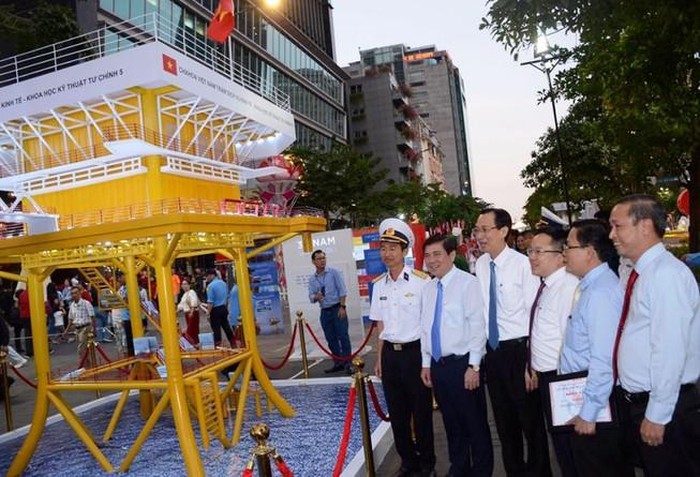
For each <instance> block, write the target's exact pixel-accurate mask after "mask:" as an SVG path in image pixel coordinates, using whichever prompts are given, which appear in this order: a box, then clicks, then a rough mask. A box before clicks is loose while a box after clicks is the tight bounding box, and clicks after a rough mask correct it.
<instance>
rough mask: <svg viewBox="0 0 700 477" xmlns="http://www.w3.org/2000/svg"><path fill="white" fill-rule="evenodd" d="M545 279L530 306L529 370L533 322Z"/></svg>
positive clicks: (529, 365)
mask: <svg viewBox="0 0 700 477" xmlns="http://www.w3.org/2000/svg"><path fill="white" fill-rule="evenodd" d="M545 286H546V285H545V283H544V280H542V282H541V283H540V287H539V288H538V289H537V295H535V302H534V303H533V304H532V308H530V331H528V333H527V370H528V371H530V370H531V369H532V366H531V364H532V324H533V323H534V322H535V314H536V313H537V305H539V303H540V297H541V296H542V292H543V291H544V287H545Z"/></svg>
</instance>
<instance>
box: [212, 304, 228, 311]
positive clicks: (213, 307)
mask: <svg viewBox="0 0 700 477" xmlns="http://www.w3.org/2000/svg"><path fill="white" fill-rule="evenodd" d="M215 308H226V305H216V306H212V307H211V309H212V310H213V309H215Z"/></svg>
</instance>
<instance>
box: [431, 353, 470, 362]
mask: <svg viewBox="0 0 700 477" xmlns="http://www.w3.org/2000/svg"><path fill="white" fill-rule="evenodd" d="M468 358H469V353H467V354H451V355H449V356H443V357H442V358H440V359H438V360H437V361H436V360H435V359H433V360H432V361H433V363H435V364H447V363H452V362H454V361H460V360H462V359H468Z"/></svg>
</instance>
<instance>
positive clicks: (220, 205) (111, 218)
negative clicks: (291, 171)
mask: <svg viewBox="0 0 700 477" xmlns="http://www.w3.org/2000/svg"><path fill="white" fill-rule="evenodd" d="M169 214H205V215H251V216H257V217H284V216H286V215H287V210H285V209H284V208H283V207H280V206H277V205H274V204H263V203H262V202H259V201H244V200H230V199H229V200H223V201H217V200H207V199H193V198H182V197H179V198H173V199H163V200H157V201H151V202H144V203H141V204H132V205H124V206H119V207H112V208H107V209H100V210H91V211H85V212H77V213H75V214H71V215H62V216H61V217H60V218H59V220H58V227H59V229H60V230H66V229H73V228H79V227H88V226H93V225H101V224H108V223H119V222H124V221H127V220H138V219H146V218H149V217H154V216H158V215H169Z"/></svg>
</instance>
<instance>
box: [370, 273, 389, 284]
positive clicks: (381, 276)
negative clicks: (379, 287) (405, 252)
mask: <svg viewBox="0 0 700 477" xmlns="http://www.w3.org/2000/svg"><path fill="white" fill-rule="evenodd" d="M384 277H386V272H384V273H382V274H381V275H379V276H378V277H377V278H375V279H374V280H372V283H377V282H378V281H380V280H381V279H383V278H384Z"/></svg>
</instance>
